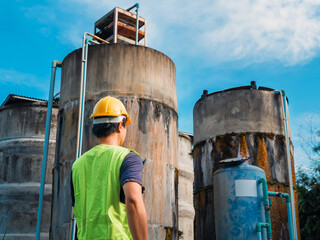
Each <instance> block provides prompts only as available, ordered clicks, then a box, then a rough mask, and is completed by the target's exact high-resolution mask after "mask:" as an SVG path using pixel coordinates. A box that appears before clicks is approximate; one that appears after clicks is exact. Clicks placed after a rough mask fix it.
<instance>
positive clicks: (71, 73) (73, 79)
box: [60, 44, 177, 111]
mask: <svg viewBox="0 0 320 240" xmlns="http://www.w3.org/2000/svg"><path fill="white" fill-rule="evenodd" d="M79 60H80V61H79ZM62 68H63V69H62V82H61V92H63V94H61V98H60V103H61V104H62V105H64V104H66V102H67V101H68V99H69V98H70V97H71V98H73V99H78V97H79V91H80V85H79V84H78V83H79V81H80V74H81V49H77V50H75V51H73V52H71V53H70V54H69V55H67V56H66V57H65V59H64V60H63V65H62ZM75 83H77V84H75ZM86 89H87V92H88V97H89V95H90V93H93V94H94V95H96V93H99V92H100V91H104V90H108V92H109V93H110V94H111V93H114V94H115V95H132V94H133V93H134V96H136V97H138V98H140V97H142V98H144V99H149V100H153V101H157V102H160V103H162V104H164V105H167V106H169V107H170V108H172V109H173V110H175V111H177V97H176V68H175V65H174V63H173V61H172V60H171V59H170V58H169V57H168V56H166V55H164V54H163V53H161V52H158V51H156V50H154V49H151V48H146V47H142V46H136V45H130V44H102V45H95V46H89V49H88V71H87V88H86Z"/></svg>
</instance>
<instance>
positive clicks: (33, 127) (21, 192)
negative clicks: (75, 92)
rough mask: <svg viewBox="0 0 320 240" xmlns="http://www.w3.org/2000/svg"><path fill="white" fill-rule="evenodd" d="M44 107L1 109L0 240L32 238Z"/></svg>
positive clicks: (47, 200)
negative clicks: (3, 239)
mask: <svg viewBox="0 0 320 240" xmlns="http://www.w3.org/2000/svg"><path fill="white" fill-rule="evenodd" d="M46 109H47V107H46V105H45V104H43V103H37V102H36V103H20V104H12V105H6V106H4V107H1V108H0V223H1V224H0V238H1V235H2V234H4V233H5V232H6V231H7V234H6V237H5V239H14V240H17V239H34V237H35V236H34V234H35V230H36V223H37V211H38V200H39V190H40V178H41V164H42V153H43V143H44V135H45V121H46V114H47V110H46ZM57 112H58V109H57V107H54V108H53V114H52V122H51V136H50V139H51V140H50V143H49V153H48V163H47V173H46V187H45V193H44V205H43V212H42V216H43V217H42V225H41V239H48V236H49V228H50V215H51V195H52V185H51V183H52V167H53V160H54V154H55V132H56V117H57Z"/></svg>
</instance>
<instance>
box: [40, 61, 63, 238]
mask: <svg viewBox="0 0 320 240" xmlns="http://www.w3.org/2000/svg"><path fill="white" fill-rule="evenodd" d="M57 67H61V62H59V61H56V60H54V61H53V62H52V67H51V80H50V88H49V97H48V106H47V120H46V132H45V140H44V147H43V156H42V170H41V182H40V192H39V204H38V216H37V228H36V238H35V239H36V240H39V239H40V227H41V217H42V206H43V193H44V187H45V179H46V171H47V160H48V149H49V137H50V127H51V117H52V105H53V93H54V82H55V78H56V69H57Z"/></svg>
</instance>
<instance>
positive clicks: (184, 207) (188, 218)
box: [178, 132, 195, 240]
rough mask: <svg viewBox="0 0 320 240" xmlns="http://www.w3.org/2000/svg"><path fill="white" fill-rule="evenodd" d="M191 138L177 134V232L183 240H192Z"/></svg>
mask: <svg viewBox="0 0 320 240" xmlns="http://www.w3.org/2000/svg"><path fill="white" fill-rule="evenodd" d="M192 138H193V136H192V135H191V134H189V133H184V132H179V162H178V169H179V191H178V198H179V201H178V202H179V230H180V239H183V240H193V239H194V238H193V221H194V214H195V213H194V207H193V179H194V175H193V159H192V155H191V154H192Z"/></svg>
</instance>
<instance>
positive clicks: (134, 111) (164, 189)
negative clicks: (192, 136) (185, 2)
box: [51, 44, 178, 239]
mask: <svg viewBox="0 0 320 240" xmlns="http://www.w3.org/2000/svg"><path fill="white" fill-rule="evenodd" d="M80 74H81V49H77V50H75V51H73V52H71V53H70V54H68V55H67V56H66V57H65V59H64V60H63V62H62V73H61V93H60V96H61V98H60V108H59V117H58V132H57V155H56V161H55V170H54V188H53V207H52V212H53V216H52V224H51V227H52V234H51V235H52V236H53V238H54V239H66V238H67V237H68V234H69V229H70V217H71V216H70V215H71V198H70V171H71V166H72V163H73V162H74V160H75V156H76V138H77V122H78V107H79V102H78V101H79V89H80ZM107 95H110V96H113V97H116V98H119V99H120V100H121V101H122V102H123V103H124V105H125V107H126V109H127V111H128V113H129V114H130V117H131V120H132V124H131V125H129V126H128V130H127V137H126V140H125V143H124V146H125V147H128V148H131V149H134V150H135V151H137V152H139V153H140V155H141V157H142V158H143V159H146V160H147V161H146V163H145V167H144V174H143V180H142V182H143V185H144V187H145V189H146V190H145V192H144V201H145V205H146V209H147V214H148V224H149V229H148V231H149V238H150V239H164V238H165V237H170V238H172V239H176V238H177V236H178V202H177V201H178V170H177V167H178V166H177V162H178V153H177V149H178V126H177V97H176V69H175V65H174V63H173V61H172V60H171V59H170V58H169V57H167V56H166V55H164V54H163V53H161V52H158V51H156V50H154V49H151V48H147V47H141V46H135V45H129V44H127V45H122V44H101V45H95V46H89V49H88V60H87V87H86V100H85V114H84V115H85V116H84V127H83V148H82V152H83V153H84V152H85V151H87V150H89V149H90V148H92V147H93V146H95V145H96V144H97V140H96V139H95V137H94V136H93V134H92V133H91V129H92V121H91V120H90V119H89V116H90V114H91V113H92V110H93V107H94V105H95V104H96V102H97V101H98V100H99V99H100V98H102V97H104V96H107Z"/></svg>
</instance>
